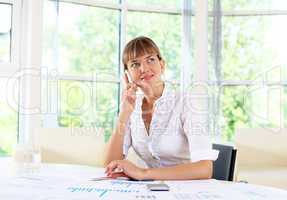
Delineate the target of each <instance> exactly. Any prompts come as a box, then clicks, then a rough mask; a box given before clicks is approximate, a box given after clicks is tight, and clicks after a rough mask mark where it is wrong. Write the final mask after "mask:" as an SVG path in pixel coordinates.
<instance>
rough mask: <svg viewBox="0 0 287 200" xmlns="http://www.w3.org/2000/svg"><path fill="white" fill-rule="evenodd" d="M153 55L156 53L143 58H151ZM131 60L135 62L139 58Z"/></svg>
mask: <svg viewBox="0 0 287 200" xmlns="http://www.w3.org/2000/svg"><path fill="white" fill-rule="evenodd" d="M152 56H154V55H153V54H151V55H148V56H146V57H144V58H143V59H147V58H150V57H152ZM130 62H131V63H134V62H138V60H137V59H133V60H131V61H130Z"/></svg>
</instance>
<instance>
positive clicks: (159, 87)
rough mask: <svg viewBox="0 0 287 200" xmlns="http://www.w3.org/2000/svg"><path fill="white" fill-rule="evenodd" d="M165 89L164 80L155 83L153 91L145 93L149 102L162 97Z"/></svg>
mask: <svg viewBox="0 0 287 200" xmlns="http://www.w3.org/2000/svg"><path fill="white" fill-rule="evenodd" d="M163 89H164V82H163V81H159V82H157V83H155V84H154V85H153V87H152V93H150V94H145V98H146V101H147V102H148V103H154V102H155V101H156V100H157V99H158V98H160V97H161V95H162V93H163Z"/></svg>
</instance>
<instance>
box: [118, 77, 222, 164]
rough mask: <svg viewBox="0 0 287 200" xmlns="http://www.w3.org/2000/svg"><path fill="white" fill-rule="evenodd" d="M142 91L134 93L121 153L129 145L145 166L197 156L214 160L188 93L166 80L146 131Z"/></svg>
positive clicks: (209, 142) (191, 160)
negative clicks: (134, 103) (135, 95)
mask: <svg viewBox="0 0 287 200" xmlns="http://www.w3.org/2000/svg"><path fill="white" fill-rule="evenodd" d="M143 98H144V96H143V94H137V99H136V105H135V110H134V111H133V113H132V114H131V117H130V120H129V121H128V123H127V126H126V130H125V136H124V144H123V153H124V155H125V156H127V153H128V150H129V148H130V147H132V148H133V149H134V151H135V152H136V153H137V155H138V156H139V157H140V158H141V159H142V160H143V161H144V162H145V164H146V166H147V167H152V168H155V167H166V166H172V165H177V164H181V163H187V162H197V161H200V160H216V159H217V157H218V151H217V150H213V149H212V144H211V141H210V136H209V135H208V134H207V133H205V132H204V131H203V129H202V128H199V127H198V126H196V123H193V118H192V115H194V113H192V112H193V111H192V109H191V106H190V105H191V103H192V102H191V97H190V95H188V93H187V94H184V95H182V94H181V93H180V92H179V91H178V90H177V89H174V88H173V87H172V85H171V84H168V83H165V87H164V90H163V94H162V96H161V97H160V98H159V99H157V100H156V102H155V105H154V112H153V116H152V120H151V122H150V129H149V135H148V133H147V130H146V128H145V125H144V121H143V119H142V109H141V108H142V100H143Z"/></svg>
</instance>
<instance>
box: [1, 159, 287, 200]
mask: <svg viewBox="0 0 287 200" xmlns="http://www.w3.org/2000/svg"><path fill="white" fill-rule="evenodd" d="M11 164H12V161H11V160H9V159H2V160H1V159H0V170H1V171H0V199H1V200H14V199H17V200H18V199H19V200H34V199H35V200H65V199H67V200H89V199H92V200H95V199H125V200H135V199H136V200H143V199H148V200H156V199H164V200H187V199H191V200H201V199H212V200H219V199H239V200H245V199H253V200H259V199H262V200H263V199H268V200H271V199H276V200H280V199H282V200H283V199H284V200H286V199H287V191H285V190H280V189H276V188H270V187H263V186H257V185H251V184H245V183H234V182H225V181H217V180H196V181H166V183H167V184H168V185H169V186H170V191H169V192H150V191H148V190H147V189H146V183H147V182H141V181H124V180H105V181H90V179H91V178H93V177H97V176H102V175H103V172H104V169H102V168H94V167H89V166H81V165H65V164H42V166H41V168H40V170H39V171H38V172H36V173H34V174H26V175H25V174H24V175H23V174H18V175H17V174H15V172H14V173H13V170H12V166H11Z"/></svg>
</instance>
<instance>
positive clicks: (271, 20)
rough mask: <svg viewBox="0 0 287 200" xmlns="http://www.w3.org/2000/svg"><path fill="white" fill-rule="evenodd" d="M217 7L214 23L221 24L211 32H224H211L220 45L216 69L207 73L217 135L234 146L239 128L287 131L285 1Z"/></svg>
mask: <svg viewBox="0 0 287 200" xmlns="http://www.w3.org/2000/svg"><path fill="white" fill-rule="evenodd" d="M213 2H214V4H215V5H213V6H214V10H213V12H211V13H212V15H210V21H213V20H214V19H215V18H217V19H218V20H219V21H220V22H219V23H213V30H216V31H217V33H218V32H219V33H221V34H219V35H215V32H213V39H212V42H213V44H216V41H219V43H221V46H217V47H215V50H214V51H213V52H212V54H210V57H212V59H213V61H215V62H213V63H217V65H215V64H212V65H210V74H209V79H210V81H211V82H212V83H216V87H217V91H218V94H217V95H215V97H214V101H215V102H217V103H215V107H216V106H219V108H218V109H215V110H216V111H217V112H218V113H217V114H218V117H215V120H217V121H218V122H219V125H218V126H217V128H219V131H218V130H217V131H218V132H220V131H222V135H223V138H224V139H225V140H228V141H232V139H233V136H234V134H235V130H236V129H238V128H242V127H283V126H284V123H285V126H286V120H287V119H286V104H285V103H284V102H286V80H287V79H286V78H287V76H286V69H287V59H286V56H284V52H286V50H287V43H286V39H285V35H286V33H287V29H286V28H285V26H282V24H284V22H285V21H286V19H287V6H286V5H287V4H286V2H285V1H280V0H278V1H276V0H275V1H270V0H265V1H256V0H253V1H244V0H239V1H227V0H224V1H213ZM220 2H221V4H220ZM216 8H217V9H216ZM218 8H219V9H218ZM218 11H219V12H218ZM210 32H212V30H211V29H210ZM210 45H212V44H210ZM215 51H217V52H219V53H215ZM212 59H211V60H212ZM284 91H285V93H284Z"/></svg>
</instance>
